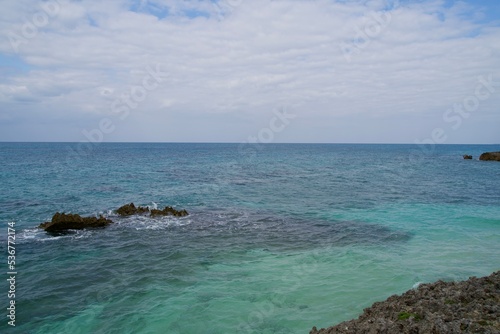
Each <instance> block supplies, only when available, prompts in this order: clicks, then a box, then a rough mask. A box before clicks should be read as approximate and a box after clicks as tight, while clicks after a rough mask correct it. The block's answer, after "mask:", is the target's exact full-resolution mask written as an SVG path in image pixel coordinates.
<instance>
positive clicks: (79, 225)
mask: <svg viewBox="0 0 500 334" xmlns="http://www.w3.org/2000/svg"><path fill="white" fill-rule="evenodd" d="M109 224H113V221H112V220H110V219H106V218H104V217H103V216H100V217H99V218H97V217H81V216H80V215H77V214H65V213H59V212H56V213H55V215H54V216H53V217H52V220H51V221H50V222H45V223H42V224H40V225H39V226H38V227H39V228H42V229H44V230H45V231H47V232H61V231H65V230H82V229H84V228H89V227H93V228H95V227H105V226H108V225H109Z"/></svg>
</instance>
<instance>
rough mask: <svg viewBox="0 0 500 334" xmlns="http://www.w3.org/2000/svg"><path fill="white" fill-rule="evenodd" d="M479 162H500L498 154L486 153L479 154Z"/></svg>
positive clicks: (499, 153)
mask: <svg viewBox="0 0 500 334" xmlns="http://www.w3.org/2000/svg"><path fill="white" fill-rule="evenodd" d="M479 160H489V161H500V152H486V153H483V154H481V156H480V157H479Z"/></svg>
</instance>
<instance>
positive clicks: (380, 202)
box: [0, 143, 500, 334]
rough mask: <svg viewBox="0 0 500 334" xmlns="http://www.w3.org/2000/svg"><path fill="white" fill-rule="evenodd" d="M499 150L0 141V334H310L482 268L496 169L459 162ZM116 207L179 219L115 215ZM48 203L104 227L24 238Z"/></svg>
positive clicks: (495, 208)
mask: <svg viewBox="0 0 500 334" xmlns="http://www.w3.org/2000/svg"><path fill="white" fill-rule="evenodd" d="M431 149H432V150H431ZM498 149H499V148H498V147H495V146H487V145H484V146H473V145H470V146H466V145H443V146H436V147H432V148H431V147H426V148H425V150H423V149H422V148H419V147H417V146H412V145H319V144H317V145H313V144H310V145H305V144H304V145H302V144H276V145H239V144H101V145H93V144H86V145H82V144H80V146H78V145H77V144H64V143H57V144H55V143H38V144H34V143H0V161H1V163H0V184H1V185H2V191H1V193H0V219H1V221H2V224H3V227H2V233H1V237H0V238H1V240H2V246H1V247H2V254H4V256H5V261H3V263H4V269H3V270H2V272H3V273H4V274H3V275H4V276H2V277H6V275H5V272H7V271H8V270H7V265H6V257H7V252H6V248H7V247H6V239H7V236H6V235H7V223H8V222H15V223H16V238H17V239H16V241H17V244H16V264H17V272H18V275H17V277H16V327H15V328H11V327H10V326H7V320H6V317H5V316H2V317H3V318H4V320H3V321H2V323H1V324H0V331H2V332H4V331H5V330H6V329H8V331H9V332H12V333H120V334H122V333H234V332H237V333H308V331H309V330H310V329H311V328H312V326H318V327H325V326H329V325H332V324H334V323H337V322H340V321H343V320H347V319H350V318H353V317H356V316H358V315H359V314H360V313H361V312H362V310H363V308H364V307H367V306H369V305H371V304H372V303H373V302H375V301H377V300H382V299H385V298H387V297H388V296H390V295H392V294H395V293H402V292H404V291H406V290H408V289H410V288H412V287H413V286H415V285H416V284H418V283H421V282H431V281H435V280H438V279H443V280H462V279H466V278H468V277H469V276H472V275H475V276H482V275H487V274H489V273H491V272H493V271H495V270H499V269H500V163H497V162H481V161H477V160H472V161H466V160H463V159H462V155H463V154H473V155H474V156H475V158H476V159H477V157H478V156H479V154H480V153H482V152H485V151H493V150H495V151H497V150H498ZM130 202H134V203H136V204H140V205H149V206H151V207H154V206H158V207H162V206H165V205H172V206H174V207H176V208H178V209H187V210H188V211H189V212H190V215H189V216H188V217H183V218H173V217H162V218H154V219H152V218H146V217H128V218H120V217H117V216H116V215H115V214H114V213H113V210H114V209H116V208H118V207H119V206H121V205H123V204H126V203H130ZM56 211H64V212H71V213H79V214H82V215H96V214H104V215H106V216H109V218H111V219H112V220H114V221H115V222H116V224H114V225H111V226H109V227H108V228H106V229H98V230H86V231H78V232H73V233H69V234H67V235H60V236H51V235H48V234H46V233H45V232H44V231H40V230H38V229H37V228H36V226H37V225H38V224H40V223H41V222H44V221H47V220H50V218H51V217H52V215H53V214H54V213H55V212H56ZM4 282H5V280H4ZM2 286H3V288H2V289H4V290H5V291H4V292H1V291H0V293H1V295H2V305H4V306H5V307H6V306H7V305H8V300H7V296H6V294H7V290H8V285H7V284H3V285H2ZM5 307H4V308H3V309H4V310H5ZM4 312H5V315H6V314H7V312H6V311H4Z"/></svg>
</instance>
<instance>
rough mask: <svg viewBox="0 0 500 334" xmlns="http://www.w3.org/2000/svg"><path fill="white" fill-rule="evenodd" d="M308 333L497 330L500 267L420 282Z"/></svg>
mask: <svg viewBox="0 0 500 334" xmlns="http://www.w3.org/2000/svg"><path fill="white" fill-rule="evenodd" d="M309 333H310V334H331V333H353V334H354V333H356V334H360V333H386V334H393V333H394V334H400V333H443V334H444V333H500V271H497V272H495V273H493V274H491V275H490V276H488V277H482V278H476V277H471V278H469V279H468V280H467V281H463V282H448V283H446V282H443V281H438V282H436V283H432V284H423V285H421V286H419V287H418V289H416V290H410V291H407V292H406V293H404V294H403V295H401V296H396V295H394V296H392V297H389V298H388V299H387V300H386V301H384V302H377V303H375V304H373V305H372V306H371V307H369V308H367V309H365V310H364V313H363V314H362V315H361V316H360V317H359V318H358V319H356V320H350V321H345V322H342V323H340V324H338V325H336V326H334V327H330V328H327V329H324V328H323V329H320V330H318V329H317V328H316V327H313V329H312V330H311V331H310V332H309Z"/></svg>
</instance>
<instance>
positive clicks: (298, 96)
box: [0, 0, 500, 142]
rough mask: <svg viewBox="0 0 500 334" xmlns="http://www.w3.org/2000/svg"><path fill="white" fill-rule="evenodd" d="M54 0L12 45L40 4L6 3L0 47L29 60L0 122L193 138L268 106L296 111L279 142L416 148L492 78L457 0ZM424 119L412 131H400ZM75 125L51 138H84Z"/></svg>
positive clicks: (242, 127) (259, 117)
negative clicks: (31, 32) (60, 122)
mask: <svg viewBox="0 0 500 334" xmlns="http://www.w3.org/2000/svg"><path fill="white" fill-rule="evenodd" d="M52 1H55V0H52ZM60 3H61V4H60V8H59V10H58V11H57V15H54V16H53V17H48V22H47V24H45V25H43V26H42V27H40V28H39V29H38V31H37V33H36V34H35V36H33V37H30V38H24V37H22V38H23V39H22V41H23V43H22V44H19V47H18V53H15V52H14V50H13V48H12V47H11V43H10V42H9V40H8V37H9V36H12V34H13V33H14V34H16V35H17V36H23V34H22V31H23V30H22V29H23V24H26V22H28V23H30V22H31V23H32V21H33V18H34V15H36V14H37V13H44V11H43V9H42V8H41V7H40V4H42V2H38V1H30V0H22V1H16V2H9V3H8V4H7V3H4V4H3V5H2V6H3V8H2V13H1V14H0V34H1V35H2V36H6V37H7V38H4V39H3V42H2V43H1V44H0V55H1V54H2V53H3V54H5V55H15V56H16V57H19V59H20V60H21V61H22V62H24V63H25V64H27V65H29V67H30V69H28V70H26V71H21V72H15V73H9V74H8V75H7V76H5V77H2V78H1V79H0V102H1V104H2V105H1V107H0V108H1V109H0V114H2V119H6V120H11V121H12V120H14V121H15V120H16V119H17V118H18V117H20V116H18V115H21V114H22V115H23V122H30V119H31V120H33V121H37V120H38V119H40V118H43V119H45V120H50V119H52V118H54V119H59V118H60V115H61V114H62V113H64V115H65V116H64V119H67V121H68V122H70V123H71V124H74V122H77V123H78V122H80V123H79V124H81V127H82V129H83V127H88V126H92V124H97V123H98V121H99V119H100V118H102V117H111V118H112V119H114V120H115V123H116V128H117V131H116V132H114V133H111V134H109V135H107V138H105V139H106V140H155V141H162V140H189V138H190V137H189V135H190V133H189V132H191V133H192V138H193V140H205V141H242V140H245V138H246V137H247V136H248V135H250V134H252V133H255V131H256V130H258V127H259V126H261V124H262V122H264V123H265V120H266V119H268V118H270V117H272V111H273V110H274V109H275V108H278V107H280V106H289V107H290V108H293V110H294V112H295V113H297V115H299V116H300V117H299V118H298V120H297V121H296V122H295V124H294V125H293V126H291V127H290V128H289V129H287V131H286V132H288V133H285V132H284V133H282V134H280V136H281V137H279V136H277V137H276V140H278V141H279V140H280V138H282V139H283V140H290V141H359V142H363V141H393V142H401V141H404V142H413V140H414V139H416V137H418V136H425V135H428V133H430V132H431V131H432V129H433V128H434V127H436V126H442V127H445V126H449V125H448V124H443V120H442V115H443V113H444V112H445V111H446V109H447V108H449V107H450V106H452V105H453V103H457V102H461V101H462V100H463V99H464V98H465V97H467V96H468V95H470V94H473V93H474V89H475V87H476V85H477V80H478V77H479V76H481V75H483V76H484V75H490V74H491V75H492V76H493V78H496V79H495V80H496V81H500V66H499V65H500V60H499V59H500V57H499V54H500V28H499V27H498V26H495V25H493V24H489V23H485V22H480V21H477V20H476V16H477V15H476V14H474V15H473V14H472V13H474V10H473V9H475V8H476V7H471V6H472V5H466V4H465V3H460V2H457V4H456V5H454V6H452V7H446V6H445V4H444V2H442V1H423V2H422V1H419V2H409V3H401V4H400V5H396V6H388V5H387V2H386V1H353V2H347V1H342V2H340V1H337V2H336V1H331V0H315V1H310V0H297V1H291V0H290V1H288V0H281V1H271V0H254V1H249V0H241V1H235V0H220V1H219V2H218V3H212V2H211V1H194V0H193V1H183V0H168V1H167V0H164V1H161V0H155V1H140V2H139V1H133V2H127V1H125V0H123V1H110V2H104V1H102V2H95V1H90V0H84V1H79V2H70V1H60ZM385 8H391V9H390V10H388V11H383V10H384V9H385ZM132 10H134V11H132ZM207 16H208V17H207ZM360 31H361V32H360ZM346 45H347V46H348V47H350V48H351V51H352V52H351V53H349V54H347V53H346V48H345V46H346ZM343 46H344V47H343ZM0 59H1V58H0ZM158 64H160V67H161V71H163V72H168V76H165V78H164V79H163V80H162V81H161V82H160V83H159V85H158V87H155V89H152V90H151V91H147V96H146V98H145V99H144V100H141V101H140V103H137V106H136V107H134V108H133V109H131V110H130V114H129V116H127V117H125V119H121V118H119V117H118V116H120V115H117V113H116V112H115V111H116V110H114V109H113V108H112V103H113V102H114V101H116V100H117V99H121V98H122V96H123V94H129V93H130V92H131V89H133V87H137V86H141V85H142V84H143V80H144V78H145V76H147V75H148V71H147V69H146V67H147V66H150V67H153V68H154V67H156V66H157V65H158ZM499 92H500V86H499V87H498V90H497V92H495V93H494V94H491V97H490V98H489V99H488V101H485V102H484V103H481V106H480V108H479V109H478V111H477V113H476V114H474V115H473V116H472V117H471V118H470V119H471V121H469V123H470V124H477V125H478V130H477V132H476V133H477V141H479V142H481V141H487V140H491V138H496V139H494V140H496V141H497V142H499V141H500V137H499V135H498V133H499V132H498V131H497V134H491V133H484V131H481V128H480V125H481V124H482V123H481V122H485V123H486V122H487V123H488V124H490V123H491V122H492V119H493V120H496V121H497V123H498V124H500V123H499V122H498V121H500V115H499V113H498V112H497V109H495V106H496V105H498V102H500V94H499ZM41 110H43V113H41ZM24 115H33V117H32V118H29V117H28V118H27V119H26V118H24V117H25V116H24ZM405 115H407V116H405ZM487 115H488V116H487ZM419 117H422V118H421V120H420V121H418V123H419V126H420V128H419V130H418V131H414V130H412V131H401V129H402V128H408V129H411V128H412V122H414V120H415V119H419ZM346 119H349V120H350V121H349V122H347V123H346V121H345V120H346ZM374 119H378V120H379V121H377V122H374V121H373V120H374ZM426 119H427V120H428V121H427V122H426V121H424V120H426ZM472 119H474V121H472ZM382 120H383V121H382ZM14 121H13V122H14ZM152 122H154V123H155V126H151V123H152ZM421 123H422V124H421ZM464 123H465V121H464ZM162 124H163V125H164V126H162ZM207 124H210V126H207ZM339 124H343V125H345V126H342V129H339ZM384 124H386V125H384ZM187 125H188V126H187ZM374 125H376V127H375V128H374ZM8 126H9V122H5V123H4V125H0V130H2V129H1V128H2V127H8ZM17 126H18V127H19V131H18V132H17V134H15V135H14V136H15V137H12V138H11V137H8V136H12V131H2V133H4V135H3V136H2V135H1V134H0V140H9V139H15V140H21V139H25V140H44V139H45V138H44V137H43V133H44V131H43V129H41V130H39V131H37V136H38V137H31V134H30V133H28V132H23V130H22V129H23V126H22V122H20V123H19V124H18V125H17ZM228 126H232V127H236V128H235V129H233V128H232V129H231V130H228ZM349 126H350V127H351V128H350V129H351V130H349ZM28 128H32V124H26V129H28ZM120 128H121V129H122V130H120ZM167 128H168V130H169V132H168V133H167V132H166V131H165V129H167ZM125 129H126V130H127V131H125ZM329 129H330V130H329ZM47 131H49V130H47ZM349 131H350V132H349ZM450 131H451V130H450ZM490 131H493V130H490ZM80 132H81V129H80V131H78V129H76V132H74V133H73V134H70V135H68V133H67V132H66V131H64V133H61V136H62V137H61V138H55V137H53V136H52V135H50V136H49V135H47V138H49V137H50V138H52V139H58V140H80V139H82V138H81V133H80ZM7 133H9V135H8V136H7V135H5V134H7ZM126 133H128V136H129V137H127V134H126ZM351 134H353V135H351ZM68 136H69V137H68ZM342 136H343V137H342ZM377 136H378V137H377ZM377 138H380V140H377ZM467 139H468V138H467ZM454 140H456V141H461V140H462V139H461V138H460V136H458V137H457V138H456V139H454Z"/></svg>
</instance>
